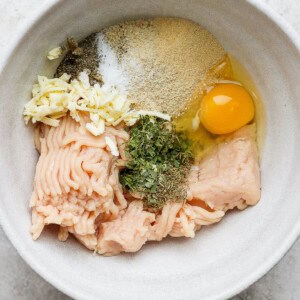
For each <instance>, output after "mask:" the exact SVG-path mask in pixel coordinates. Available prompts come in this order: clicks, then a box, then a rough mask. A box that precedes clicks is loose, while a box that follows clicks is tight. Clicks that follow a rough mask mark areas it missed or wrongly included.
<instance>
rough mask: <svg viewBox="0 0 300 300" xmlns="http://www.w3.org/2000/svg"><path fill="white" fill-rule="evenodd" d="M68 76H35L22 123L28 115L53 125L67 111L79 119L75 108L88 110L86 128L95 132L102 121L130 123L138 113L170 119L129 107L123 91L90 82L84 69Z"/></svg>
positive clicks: (35, 119) (110, 123)
mask: <svg viewBox="0 0 300 300" xmlns="http://www.w3.org/2000/svg"><path fill="white" fill-rule="evenodd" d="M70 78H71V76H70V75H67V74H64V75H62V76H61V77H60V78H53V79H49V78H47V77H45V76H38V83H37V84H35V85H33V89H32V96H33V97H32V99H31V100H30V101H29V102H28V103H27V104H26V105H25V109H24V116H25V117H24V119H25V122H26V124H27V123H28V122H29V120H30V119H31V120H32V123H36V122H43V123H45V124H47V125H50V126H54V127H56V126H58V125H59V120H58V119H59V118H61V117H63V116H65V115H66V114H67V113H68V112H70V115H71V117H72V118H74V119H75V120H76V121H77V122H79V121H80V116H79V112H88V113H89V114H90V120H91V122H90V123H87V125H86V128H87V130H88V131H90V132H91V133H92V134H93V135H96V136H97V135H100V134H102V133H103V132H104V131H105V125H113V126H116V125H118V124H119V123H120V122H122V121H124V122H125V124H126V125H128V126H132V125H133V124H135V122H136V121H137V120H138V119H139V117H140V116H141V115H152V116H157V117H159V118H163V119H166V120H168V121H169V120H170V116H169V115H166V114H162V113H159V112H152V111H131V110H130V104H131V103H130V101H129V100H128V99H127V97H126V95H125V94H122V93H120V91H119V90H118V89H117V88H115V87H112V86H109V85H106V84H104V85H103V86H100V85H99V84H97V83H96V84H95V85H93V86H92V85H90V82H89V76H88V74H87V73H86V72H81V73H80V75H79V77H78V79H74V80H71V81H70Z"/></svg>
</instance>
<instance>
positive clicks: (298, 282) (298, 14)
mask: <svg viewBox="0 0 300 300" xmlns="http://www.w3.org/2000/svg"><path fill="white" fill-rule="evenodd" d="M220 1H225V0H220ZM261 1H263V2H265V3H267V4H268V5H269V6H270V7H271V8H272V9H274V10H275V11H277V12H278V13H279V14H280V15H282V16H283V17H284V18H285V19H286V21H287V22H289V23H290V24H291V25H292V26H293V27H294V28H295V29H296V31H297V32H298V33H299V34H300V1H299V0H261ZM46 2H47V0H42V1H41V0H0V19H1V22H0V53H1V54H2V55H1V56H0V62H1V60H2V59H3V53H4V52H5V51H6V49H7V45H8V44H9V42H10V41H12V40H13V37H14V35H15V34H16V33H17V32H18V30H19V29H20V28H22V25H23V24H24V21H25V20H26V19H27V18H30V16H31V14H32V13H33V12H34V11H36V10H39V9H40V8H41V7H42V5H44V4H45V3H46ZM0 299H3V300H10V299H16V300H18V299H24V300H27V299H28V300H29V299H30V300H44V299H47V300H52V299H55V300H62V299H70V298H69V297H67V296H65V295H64V294H62V293H61V292H59V291H58V290H56V289H55V288H54V287H52V286H51V285H50V284H48V283H47V282H46V281H45V280H43V279H42V278H41V277H40V276H39V275H37V274H36V273H35V272H34V271H33V270H31V269H30V267H29V266H27V264H26V263H25V262H24V261H23V260H22V259H21V258H20V256H19V255H18V253H17V252H16V250H15V249H14V248H13V246H12V245H11V243H10V242H9V241H8V239H7V238H6V236H5V235H4V232H3V230H2V229H1V227H0ZM238 299H243V300H244V299H245V300H252V299H255V300H263V299H275V300H277V299H278V300H281V299H282V300H289V299H291V300H293V299H295V300H296V299H300V240H298V242H296V243H295V245H294V246H293V248H292V249H291V250H290V251H289V252H288V254H287V255H286V256H285V257H284V258H283V259H282V260H281V261H280V263H279V264H278V265H277V266H275V267H274V268H273V269H272V270H271V271H270V272H269V273H268V274H267V275H266V276H264V277H263V278H262V279H260V280H259V281H258V282H256V283H255V284H253V285H252V286H250V287H249V288H248V289H247V290H245V291H244V292H242V293H241V294H239V295H237V296H235V297H234V298H233V299H232V300H238Z"/></svg>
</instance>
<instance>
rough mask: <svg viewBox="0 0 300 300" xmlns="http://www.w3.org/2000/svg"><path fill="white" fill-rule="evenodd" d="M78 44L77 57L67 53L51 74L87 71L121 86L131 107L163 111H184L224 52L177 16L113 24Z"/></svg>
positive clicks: (201, 30)
mask: <svg viewBox="0 0 300 300" xmlns="http://www.w3.org/2000/svg"><path fill="white" fill-rule="evenodd" d="M79 46H80V48H81V49H83V54H82V56H78V55H75V54H73V53H72V52H71V51H70V52H69V54H67V56H66V57H65V59H64V60H63V61H62V63H61V65H60V66H59V67H58V70H57V74H56V75H57V76H61V75H62V74H63V73H64V72H66V73H68V74H75V75H76V74H78V72H79V71H80V70H81V71H83V70H84V69H89V70H90V72H91V74H92V76H91V77H92V79H93V80H98V81H99V82H100V83H101V82H105V83H107V84H113V85H116V86H118V88H121V89H122V90H124V91H125V92H126V93H127V94H128V98H129V99H130V100H131V101H132V102H134V103H135V105H136V108H137V109H146V110H152V111H153V110H154V111H161V112H165V113H167V114H169V115H176V114H178V113H179V112H181V111H182V110H184V108H185V107H186V105H187V103H188V101H190V99H191V97H192V96H193V94H194V93H195V92H196V90H197V87H198V86H199V84H200V83H201V81H202V80H203V79H204V78H205V75H206V73H207V71H208V70H209V69H211V68H212V67H213V66H214V65H216V64H217V63H218V62H219V61H221V60H222V59H223V58H224V56H225V51H224V49H223V48H222V46H221V45H220V44H219V42H218V41H217V40H216V39H215V38H214V36H213V35H212V34H211V33H209V32H208V31H207V30H206V29H204V28H203V27H201V26H199V25H198V24H196V23H194V22H192V21H189V20H184V19H180V18H153V19H141V20H134V21H127V22H124V23H120V24H116V25H114V26H110V27H108V28H105V29H104V30H102V31H100V32H99V33H96V34H92V35H91V36H89V37H87V38H86V39H84V40H83V41H82V42H81V43H79ZM72 66H73V69H74V70H72ZM75 70H76V71H75Z"/></svg>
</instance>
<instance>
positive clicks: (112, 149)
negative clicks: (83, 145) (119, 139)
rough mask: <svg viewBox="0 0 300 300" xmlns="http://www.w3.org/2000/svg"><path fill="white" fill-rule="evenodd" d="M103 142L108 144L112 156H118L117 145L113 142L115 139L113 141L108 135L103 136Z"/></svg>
mask: <svg viewBox="0 0 300 300" xmlns="http://www.w3.org/2000/svg"><path fill="white" fill-rule="evenodd" d="M105 142H106V145H107V146H108V148H109V150H110V152H111V154H112V155H113V156H119V150H118V146H117V144H116V143H115V141H113V140H112V139H111V138H110V137H108V136H106V137H105Z"/></svg>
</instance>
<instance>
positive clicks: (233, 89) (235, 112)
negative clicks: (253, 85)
mask: <svg viewBox="0 0 300 300" xmlns="http://www.w3.org/2000/svg"><path fill="white" fill-rule="evenodd" d="M199 114H200V116H199V117H200V121H201V123H202V124H203V126H204V127H205V128H206V129H207V130H208V131H209V132H211V133H214V134H226V133H230V132H233V131H235V130H237V129H239V128H241V127H243V126H244V125H246V124H247V123H249V122H250V121H251V120H252V119H253V117H254V103H253V99H252V97H251V95H250V94H249V93H248V92H247V91H246V89H244V88H243V87H242V86H240V85H238V84H234V83H222V84H217V85H216V86H215V87H214V88H213V89H212V90H210V91H209V92H208V93H207V94H206V95H205V96H204V97H203V99H202V102H201V107H200V111H199Z"/></svg>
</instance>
